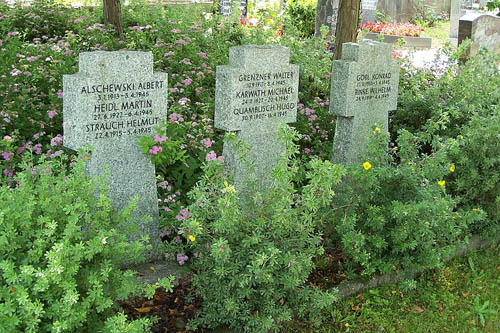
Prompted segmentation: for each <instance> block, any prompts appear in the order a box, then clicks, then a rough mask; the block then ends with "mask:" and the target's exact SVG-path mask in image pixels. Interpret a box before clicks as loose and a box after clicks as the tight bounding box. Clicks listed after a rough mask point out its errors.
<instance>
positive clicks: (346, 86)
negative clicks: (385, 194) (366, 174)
mask: <svg viewBox="0 0 500 333" xmlns="http://www.w3.org/2000/svg"><path fill="white" fill-rule="evenodd" d="M398 85H399V65H398V63H397V62H396V61H394V60H392V45H391V44H386V43H379V42H375V41H371V40H366V39H365V40H362V41H361V42H359V44H358V43H345V44H344V45H343V46H342V59H341V60H335V61H333V64H332V85H331V101H330V113H333V114H334V115H336V116H337V121H336V129H335V137H334V141H333V155H332V160H333V161H334V162H337V163H343V164H354V163H358V162H362V161H363V153H364V151H365V148H366V145H367V143H368V140H369V139H370V138H371V137H372V136H373V129H374V126H375V125H376V126H378V127H379V128H380V130H381V132H382V133H387V131H388V113H389V111H390V110H395V109H396V107H397V98H398Z"/></svg>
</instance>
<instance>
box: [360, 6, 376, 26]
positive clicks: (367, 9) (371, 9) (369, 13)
mask: <svg viewBox="0 0 500 333" xmlns="http://www.w3.org/2000/svg"><path fill="white" fill-rule="evenodd" d="M377 3H378V0H362V1H361V10H362V11H363V22H362V23H365V22H367V21H370V22H375V18H376V17H375V16H376V13H377Z"/></svg>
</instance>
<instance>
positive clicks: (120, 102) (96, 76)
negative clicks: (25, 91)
mask: <svg viewBox="0 0 500 333" xmlns="http://www.w3.org/2000/svg"><path fill="white" fill-rule="evenodd" d="M63 90H64V100H63V111H64V115H63V117H64V146H66V147H68V148H71V149H74V150H77V149H79V148H82V147H84V146H85V145H91V146H93V148H94V150H93V151H92V156H91V157H90V160H89V161H88V162H87V171H88V172H89V174H90V175H102V174H104V173H105V172H109V175H108V180H109V182H110V183H109V190H108V197H109V199H110V200H111V203H112V206H113V208H114V209H116V210H119V209H122V208H125V207H126V206H127V205H128V204H129V202H130V201H131V200H132V199H133V198H134V197H137V198H138V201H137V210H136V211H135V212H134V216H133V219H132V221H131V222H132V223H138V224H139V229H140V235H139V237H142V236H146V235H147V236H149V238H150V241H151V243H152V245H153V247H154V249H153V251H152V253H151V254H150V259H152V258H154V257H155V256H156V255H157V253H156V251H155V250H156V245H157V243H158V242H159V236H158V230H157V220H158V198H157V189H156V180H155V169H154V165H153V164H152V163H151V161H150V159H149V157H148V156H146V155H145V154H143V153H142V151H141V149H140V147H139V146H138V145H137V144H136V140H137V139H136V136H144V135H153V134H154V133H155V131H154V127H157V126H159V125H160V124H161V122H162V121H163V120H164V119H166V116H167V74H165V73H153V55H152V53H151V52H134V51H117V52H104V51H99V52H85V53H81V54H80V58H79V72H78V73H77V74H74V75H64V76H63ZM145 216H149V217H150V218H152V221H147V219H145Z"/></svg>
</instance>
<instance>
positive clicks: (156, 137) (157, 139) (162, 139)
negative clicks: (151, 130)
mask: <svg viewBox="0 0 500 333" xmlns="http://www.w3.org/2000/svg"><path fill="white" fill-rule="evenodd" d="M153 140H154V141H155V142H158V143H162V142H163V141H167V140H168V137H167V136H166V135H164V136H159V135H158V134H155V136H154V138H153Z"/></svg>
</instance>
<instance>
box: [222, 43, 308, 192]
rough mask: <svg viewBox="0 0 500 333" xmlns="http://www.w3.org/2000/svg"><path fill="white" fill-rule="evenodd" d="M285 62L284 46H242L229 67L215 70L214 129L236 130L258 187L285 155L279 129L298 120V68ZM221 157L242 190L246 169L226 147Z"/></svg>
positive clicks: (232, 53) (231, 54)
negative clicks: (246, 151) (255, 176)
mask: <svg viewBox="0 0 500 333" xmlns="http://www.w3.org/2000/svg"><path fill="white" fill-rule="evenodd" d="M289 59H290V50H289V49H288V48H286V47H282V46H265V45H263V46H255V45H245V46H237V47H231V48H230V49H229V65H224V66H217V74H216V93H215V127H217V128H220V129H223V130H225V131H237V135H238V136H239V137H240V138H241V140H242V141H244V142H246V143H247V144H248V145H249V146H250V147H251V150H250V152H249V156H248V157H249V159H250V160H251V161H253V163H254V167H255V171H256V175H257V179H258V180H259V181H260V182H261V184H262V185H267V184H269V182H270V180H271V171H272V169H273V168H274V166H275V165H276V161H277V159H278V158H279V156H280V155H281V154H282V153H283V150H284V148H283V147H282V145H281V144H280V143H279V140H278V137H277V136H278V129H279V127H280V125H281V124H286V123H293V122H295V121H296V118H297V100H298V85H299V68H298V66H297V65H291V64H290V63H289ZM223 154H224V158H225V161H226V163H227V164H228V166H229V168H230V169H231V171H232V172H233V175H234V179H235V183H236V185H237V186H238V187H241V186H242V185H243V183H242V182H243V180H244V178H245V173H246V169H245V166H243V165H242V164H240V163H239V162H238V159H237V158H236V156H235V152H234V151H233V150H232V148H231V146H230V145H224V152H223Z"/></svg>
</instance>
